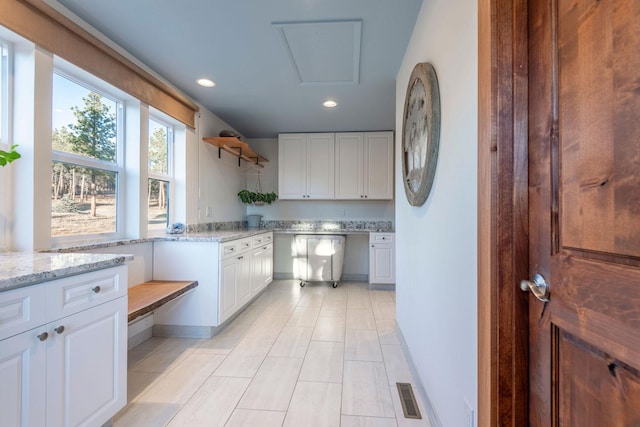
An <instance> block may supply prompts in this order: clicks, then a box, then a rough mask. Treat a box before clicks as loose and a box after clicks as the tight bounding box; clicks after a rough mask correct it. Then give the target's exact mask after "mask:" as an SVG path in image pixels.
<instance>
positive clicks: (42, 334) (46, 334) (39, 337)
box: [37, 332, 49, 341]
mask: <svg viewBox="0 0 640 427" xmlns="http://www.w3.org/2000/svg"><path fill="white" fill-rule="evenodd" d="M37 338H38V339H39V340H40V341H46V340H47V338H49V334H48V333H46V332H43V333H41V334H40V335H38V336H37Z"/></svg>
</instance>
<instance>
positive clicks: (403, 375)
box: [381, 345, 413, 384]
mask: <svg viewBox="0 0 640 427" xmlns="http://www.w3.org/2000/svg"><path fill="white" fill-rule="evenodd" d="M381 347H382V355H383V357H384V366H385V368H386V370H387V377H388V378H389V383H392V384H395V383H413V376H412V375H411V368H409V364H408V363H407V359H406V358H405V356H404V352H403V351H402V347H401V346H399V345H383V346H381Z"/></svg>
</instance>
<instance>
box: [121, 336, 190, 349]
mask: <svg viewBox="0 0 640 427" xmlns="http://www.w3.org/2000/svg"><path fill="white" fill-rule="evenodd" d="M201 342H202V340H201V339H196V338H164V337H152V338H149V339H148V340H146V341H144V342H143V343H141V344H140V345H138V346H136V347H134V348H132V350H135V351H153V352H157V351H174V352H175V351H183V350H187V349H194V348H198V347H199V346H200V343H201Z"/></svg>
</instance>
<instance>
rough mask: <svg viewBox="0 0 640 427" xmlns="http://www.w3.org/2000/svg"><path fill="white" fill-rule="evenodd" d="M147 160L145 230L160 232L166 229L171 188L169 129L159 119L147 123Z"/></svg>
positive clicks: (171, 155) (171, 151)
mask: <svg viewBox="0 0 640 427" xmlns="http://www.w3.org/2000/svg"><path fill="white" fill-rule="evenodd" d="M148 158H149V182H148V190H147V227H148V230H150V231H151V230H164V229H165V228H166V227H167V225H169V220H170V209H169V203H170V200H171V197H170V195H171V193H172V188H173V127H172V126H170V125H168V124H166V123H165V122H163V121H162V120H161V119H160V118H159V117H153V118H151V119H149V145H148Z"/></svg>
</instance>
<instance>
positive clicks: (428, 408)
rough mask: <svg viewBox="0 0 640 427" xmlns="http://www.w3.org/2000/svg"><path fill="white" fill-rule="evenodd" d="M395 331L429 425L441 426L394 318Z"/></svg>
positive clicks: (433, 426)
mask: <svg viewBox="0 0 640 427" xmlns="http://www.w3.org/2000/svg"><path fill="white" fill-rule="evenodd" d="M396 331H397V332H398V338H399V339H400V345H401V346H402V350H404V354H405V355H406V357H407V363H408V364H409V369H410V370H411V375H412V376H413V378H414V380H415V381H416V383H415V384H413V385H414V388H415V389H416V390H417V391H418V394H419V395H420V398H421V399H422V404H423V405H424V410H425V412H426V415H427V418H429V422H430V423H431V427H442V423H441V422H440V418H439V417H438V413H437V412H436V410H435V408H434V407H433V405H432V404H431V400H429V396H428V395H427V391H426V390H425V389H424V387H423V386H422V381H420V376H418V371H417V370H416V365H415V364H414V363H413V358H412V357H411V352H410V351H409V347H408V346H407V341H405V339H404V335H402V331H401V330H400V326H399V325H398V321H397V320H396Z"/></svg>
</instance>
